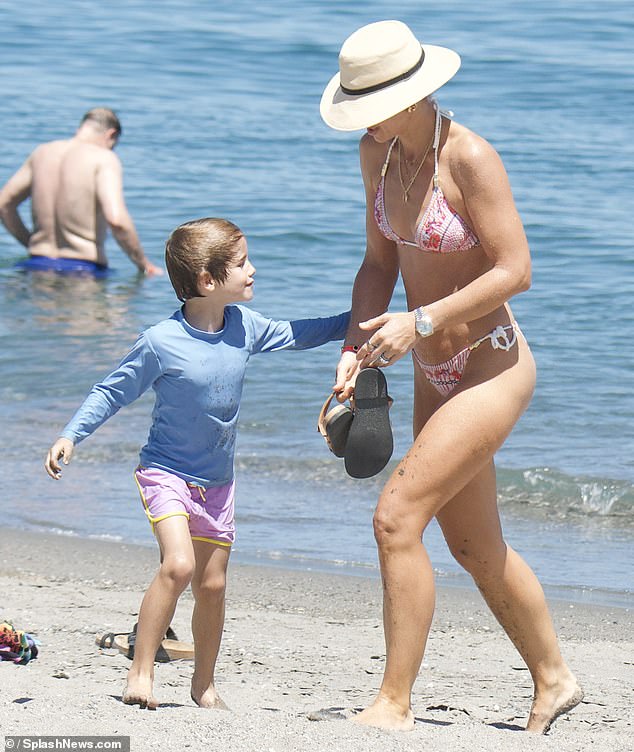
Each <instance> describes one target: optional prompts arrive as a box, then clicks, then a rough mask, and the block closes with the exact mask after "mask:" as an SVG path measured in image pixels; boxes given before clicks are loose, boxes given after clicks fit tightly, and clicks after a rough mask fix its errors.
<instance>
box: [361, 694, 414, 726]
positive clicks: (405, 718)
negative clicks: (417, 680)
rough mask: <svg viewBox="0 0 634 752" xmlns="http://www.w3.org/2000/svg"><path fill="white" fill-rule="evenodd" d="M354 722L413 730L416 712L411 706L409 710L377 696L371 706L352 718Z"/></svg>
mask: <svg viewBox="0 0 634 752" xmlns="http://www.w3.org/2000/svg"><path fill="white" fill-rule="evenodd" d="M350 720H351V721H352V722H353V723H361V724H363V725H365V726H374V727H375V728H380V729H387V730H389V731H412V730H413V729H414V714H413V713H412V711H411V708H408V709H407V711H405V712H404V711H403V709H402V708H401V707H400V706H398V705H396V704H395V703H393V702H391V700H387V699H386V698H384V697H381V696H379V697H377V698H376V700H375V701H374V703H373V704H372V705H370V707H369V708H366V709H365V710H362V711H361V712H360V713H359V714H358V715H354V716H353V717H352V718H351V719H350Z"/></svg>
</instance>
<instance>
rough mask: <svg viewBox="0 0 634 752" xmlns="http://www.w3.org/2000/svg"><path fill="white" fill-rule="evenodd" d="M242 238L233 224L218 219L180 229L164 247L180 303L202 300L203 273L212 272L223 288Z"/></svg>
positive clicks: (197, 220)
mask: <svg viewBox="0 0 634 752" xmlns="http://www.w3.org/2000/svg"><path fill="white" fill-rule="evenodd" d="M243 237H244V234H243V232H242V230H241V229H240V228H239V227H237V226H236V225H234V224H233V222H230V221H229V220H228V219H218V218H216V217H205V218H203V219H194V220H192V221H191V222H185V224H182V225H180V226H179V227H177V228H176V229H175V230H174V232H172V234H171V235H170V236H169V238H168V239H167V242H166V243H165V265H166V266H167V273H168V274H169V278H170V281H171V283H172V287H173V288H174V291H175V292H176V296H177V297H178V299H179V300H182V301H185V300H188V299H189V298H198V297H200V295H199V294H198V277H199V275H200V273H201V272H205V271H206V272H209V274H210V276H211V278H212V279H213V280H214V282H217V283H218V284H222V283H223V282H224V281H225V280H226V279H227V276H228V273H229V265H230V263H231V261H233V259H234V258H235V255H236V246H237V244H238V242H239V241H240V239H241V238H243Z"/></svg>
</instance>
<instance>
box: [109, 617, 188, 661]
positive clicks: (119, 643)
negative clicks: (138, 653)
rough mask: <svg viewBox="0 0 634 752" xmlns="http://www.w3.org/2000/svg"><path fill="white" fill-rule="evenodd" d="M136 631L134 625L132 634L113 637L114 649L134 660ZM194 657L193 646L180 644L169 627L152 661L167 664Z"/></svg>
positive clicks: (186, 643) (185, 643) (184, 643)
mask: <svg viewBox="0 0 634 752" xmlns="http://www.w3.org/2000/svg"><path fill="white" fill-rule="evenodd" d="M136 629H137V625H136V624H135V625H134V628H133V630H132V632H130V633H129V634H120V635H115V638H114V647H116V648H117V650H118V651H119V652H120V653H123V655H125V657H126V658H129V659H130V660H132V659H133V658H134V648H135V645H136ZM193 657H194V646H193V645H192V644H191V642H181V641H180V640H179V639H178V637H176V634H175V632H174V630H173V629H172V628H171V627H168V628H167V632H166V633H165V639H164V640H163V641H162V642H161V644H160V645H159V649H158V650H157V651H156V655H155V656H154V660H155V661H157V662H158V663H169V661H179V660H187V659H191V658H193Z"/></svg>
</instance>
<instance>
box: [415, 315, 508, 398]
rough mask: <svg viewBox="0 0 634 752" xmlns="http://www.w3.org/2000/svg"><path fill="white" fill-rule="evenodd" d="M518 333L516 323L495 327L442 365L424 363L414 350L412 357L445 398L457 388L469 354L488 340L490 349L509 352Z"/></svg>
mask: <svg viewBox="0 0 634 752" xmlns="http://www.w3.org/2000/svg"><path fill="white" fill-rule="evenodd" d="M518 333H520V328H519V326H518V325H517V323H516V322H513V323H512V324H509V325H508V326H496V327H495V329H493V331H491V332H489V333H488V334H485V335H484V336H483V337H480V339H477V340H476V341H475V342H473V343H472V344H471V345H468V346H467V347H465V348H464V349H463V350H460V352H458V353H456V354H455V355H454V356H453V357H452V358H449V360H445V361H444V362H443V363H425V361H424V360H421V357H420V355H419V354H418V353H417V352H416V350H412V356H413V357H414V361H415V362H416V364H417V365H418V367H419V368H420V369H421V370H422V372H423V373H424V374H425V377H426V378H427V380H428V381H429V383H430V384H432V385H433V386H434V387H436V389H437V390H438V391H439V392H440V393H441V394H442V395H443V396H444V397H446V396H447V395H448V394H451V392H452V391H453V390H454V389H455V388H456V387H457V386H458V384H459V383H460V379H461V378H462V374H463V373H464V369H465V368H466V365H467V360H468V359H469V355H471V352H472V351H473V350H475V349H476V347H479V346H480V345H481V344H482V343H483V342H486V340H489V341H490V342H491V347H492V348H493V349H494V350H510V349H511V348H512V347H513V345H514V344H515V343H516V342H517V334H518Z"/></svg>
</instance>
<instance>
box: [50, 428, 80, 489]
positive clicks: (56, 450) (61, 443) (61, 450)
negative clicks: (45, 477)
mask: <svg viewBox="0 0 634 752" xmlns="http://www.w3.org/2000/svg"><path fill="white" fill-rule="evenodd" d="M74 448H75V445H74V444H73V442H72V441H71V440H70V439H64V438H61V439H57V441H56V442H55V443H54V444H53V446H52V447H51V448H50V449H49V450H48V454H47V455H46V461H45V462H44V467H45V468H46V472H47V473H48V474H49V475H50V476H51V478H54V479H55V480H59V479H60V478H61V477H62V468H61V466H60V464H59V461H60V459H62V461H63V463H64V464H65V465H68V463H69V462H70V460H71V457H72V456H73V449H74Z"/></svg>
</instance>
